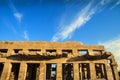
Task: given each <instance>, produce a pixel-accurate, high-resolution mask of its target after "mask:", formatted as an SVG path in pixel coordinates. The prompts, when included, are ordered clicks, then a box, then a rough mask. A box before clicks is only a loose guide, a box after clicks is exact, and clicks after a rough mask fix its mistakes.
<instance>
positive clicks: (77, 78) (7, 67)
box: [0, 62, 114, 80]
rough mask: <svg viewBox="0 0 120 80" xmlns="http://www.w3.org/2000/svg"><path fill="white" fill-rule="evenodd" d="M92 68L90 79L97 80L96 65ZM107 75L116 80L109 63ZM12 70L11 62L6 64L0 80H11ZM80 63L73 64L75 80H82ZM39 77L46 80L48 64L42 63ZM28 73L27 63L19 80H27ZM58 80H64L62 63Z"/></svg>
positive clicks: (21, 67) (21, 69)
mask: <svg viewBox="0 0 120 80" xmlns="http://www.w3.org/2000/svg"><path fill="white" fill-rule="evenodd" d="M89 66H90V78H91V80H96V79H97V78H96V70H95V64H94V63H92V62H91V63H89ZM105 68H106V73H107V79H108V80H114V79H113V74H112V70H111V67H110V65H109V64H108V63H106V67H105ZM11 69H12V64H11V63H9V62H6V63H5V64H4V68H3V72H2V75H1V79H0V80H9V77H10V73H11ZM79 71H80V70H79V63H73V74H74V80H82V79H80V75H79V73H80V72H79ZM39 72H40V74H39V76H38V78H37V79H38V80H46V64H45V63H40V66H39ZM26 73H27V63H21V64H20V69H19V74H18V80H25V79H26ZM56 80H62V63H57V70H56Z"/></svg>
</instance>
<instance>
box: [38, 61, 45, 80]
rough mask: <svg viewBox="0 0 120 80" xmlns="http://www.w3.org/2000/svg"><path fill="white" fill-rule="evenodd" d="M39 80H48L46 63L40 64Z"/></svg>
mask: <svg viewBox="0 0 120 80" xmlns="http://www.w3.org/2000/svg"><path fill="white" fill-rule="evenodd" d="M39 80H46V64H45V63H40V75H39Z"/></svg>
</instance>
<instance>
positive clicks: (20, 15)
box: [13, 12, 23, 23]
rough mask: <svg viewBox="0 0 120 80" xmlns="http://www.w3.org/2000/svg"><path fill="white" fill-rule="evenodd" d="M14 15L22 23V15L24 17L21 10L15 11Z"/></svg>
mask: <svg viewBox="0 0 120 80" xmlns="http://www.w3.org/2000/svg"><path fill="white" fill-rule="evenodd" d="M13 15H14V17H15V18H16V19H17V21H18V22H19V23H21V20H22V17H23V14H21V13H19V12H15V13H13Z"/></svg>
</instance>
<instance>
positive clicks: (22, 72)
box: [18, 63, 27, 80]
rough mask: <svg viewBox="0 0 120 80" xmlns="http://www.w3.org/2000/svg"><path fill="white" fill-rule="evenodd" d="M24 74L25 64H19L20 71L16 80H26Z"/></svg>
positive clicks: (25, 70)
mask: <svg viewBox="0 0 120 80" xmlns="http://www.w3.org/2000/svg"><path fill="white" fill-rule="evenodd" d="M26 73H27V64H26V63H21V64H20V70H19V75H18V80H25V79H26Z"/></svg>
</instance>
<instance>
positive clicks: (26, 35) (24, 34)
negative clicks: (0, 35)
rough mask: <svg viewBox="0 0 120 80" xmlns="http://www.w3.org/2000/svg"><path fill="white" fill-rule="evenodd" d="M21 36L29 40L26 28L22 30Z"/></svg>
mask: <svg viewBox="0 0 120 80" xmlns="http://www.w3.org/2000/svg"><path fill="white" fill-rule="evenodd" d="M23 38H24V39H25V40H29V36H28V33H27V31H26V30H25V31H24V32H23Z"/></svg>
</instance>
